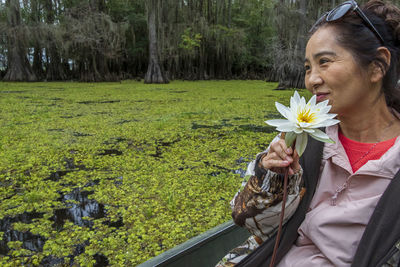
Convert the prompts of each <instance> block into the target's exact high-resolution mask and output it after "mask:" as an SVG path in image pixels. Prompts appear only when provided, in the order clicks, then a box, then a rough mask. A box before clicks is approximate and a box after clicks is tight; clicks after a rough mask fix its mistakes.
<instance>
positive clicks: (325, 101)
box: [316, 100, 331, 109]
mask: <svg viewBox="0 0 400 267" xmlns="http://www.w3.org/2000/svg"><path fill="white" fill-rule="evenodd" d="M328 103H329V100H324V101H322V102H319V103H318V104H317V105H316V107H317V108H320V109H321V108H323V107H329V108H330V107H331V106H328Z"/></svg>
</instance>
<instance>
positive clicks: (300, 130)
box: [293, 127, 303, 134]
mask: <svg viewBox="0 0 400 267" xmlns="http://www.w3.org/2000/svg"><path fill="white" fill-rule="evenodd" d="M293 131H294V132H295V133H296V134H301V133H302V132H303V129H301V128H298V127H296V129H294V130H293Z"/></svg>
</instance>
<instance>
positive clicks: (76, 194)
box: [52, 188, 106, 229]
mask: <svg viewBox="0 0 400 267" xmlns="http://www.w3.org/2000/svg"><path fill="white" fill-rule="evenodd" d="M90 194H93V191H81V189H80V188H75V189H74V190H72V192H71V193H69V194H65V195H62V197H61V199H60V201H62V202H64V203H68V208H64V209H58V210H56V211H55V212H54V216H53V218H52V219H53V221H54V225H53V226H54V227H55V228H57V229H61V228H62V227H63V226H64V223H65V220H69V221H71V222H73V223H74V224H76V225H79V226H87V227H92V226H93V222H92V221H90V220H85V219H83V218H84V217H90V218H93V219H100V218H104V217H105V216H106V211H105V209H104V205H103V204H100V203H98V202H97V201H96V200H94V199H89V198H88V196H89V195H90Z"/></svg>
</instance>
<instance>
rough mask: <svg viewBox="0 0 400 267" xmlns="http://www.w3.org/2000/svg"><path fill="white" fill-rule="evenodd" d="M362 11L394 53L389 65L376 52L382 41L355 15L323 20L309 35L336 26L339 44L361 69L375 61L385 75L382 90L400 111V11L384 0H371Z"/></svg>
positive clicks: (392, 104)
mask: <svg viewBox="0 0 400 267" xmlns="http://www.w3.org/2000/svg"><path fill="white" fill-rule="evenodd" d="M361 9H362V11H363V12H364V13H365V14H366V15H367V17H368V18H369V20H370V21H371V22H372V24H373V25H374V26H375V28H376V29H377V30H378V32H379V33H380V34H381V36H382V37H383V39H384V40H385V43H384V44H383V46H385V47H386V48H387V49H388V50H389V51H390V54H391V60H390V65H389V66H388V65H387V64H386V61H385V60H384V59H383V58H381V57H379V54H378V50H377V49H378V47H381V46H382V44H381V42H380V41H379V39H378V38H377V37H376V36H375V34H374V33H373V32H372V31H371V30H370V29H369V28H368V27H367V26H366V25H365V24H364V23H363V21H362V19H361V18H360V17H359V16H358V15H357V14H356V13H354V12H349V13H348V14H346V15H345V16H344V17H343V18H341V19H339V20H336V21H331V22H326V21H325V20H324V19H323V20H321V21H320V22H319V23H318V24H317V25H315V26H314V28H313V29H312V32H310V34H313V33H314V32H315V31H317V29H318V28H321V27H326V26H333V27H334V28H335V30H336V32H337V34H338V35H337V37H336V40H337V42H338V43H339V44H340V45H341V46H342V47H344V48H346V49H348V50H349V51H350V52H351V53H352V55H353V57H354V58H355V60H356V61H357V62H358V63H359V64H360V65H361V67H363V68H366V67H367V66H368V65H369V64H370V63H372V62H376V64H378V66H379V67H380V69H381V70H382V72H383V74H384V76H383V80H382V89H383V93H384V95H385V98H386V103H387V105H388V106H390V107H392V108H394V109H395V110H396V111H398V112H400V83H399V78H400V62H399V59H400V58H399V56H400V55H399V53H400V9H399V8H397V7H396V6H394V5H393V4H391V3H387V2H384V1H382V0H371V1H369V2H368V3H366V4H365V5H363V6H362V7H361Z"/></svg>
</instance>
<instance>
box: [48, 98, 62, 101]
mask: <svg viewBox="0 0 400 267" xmlns="http://www.w3.org/2000/svg"><path fill="white" fill-rule="evenodd" d="M50 100H53V101H61V100H64V99H62V98H59V97H54V98H50Z"/></svg>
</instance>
